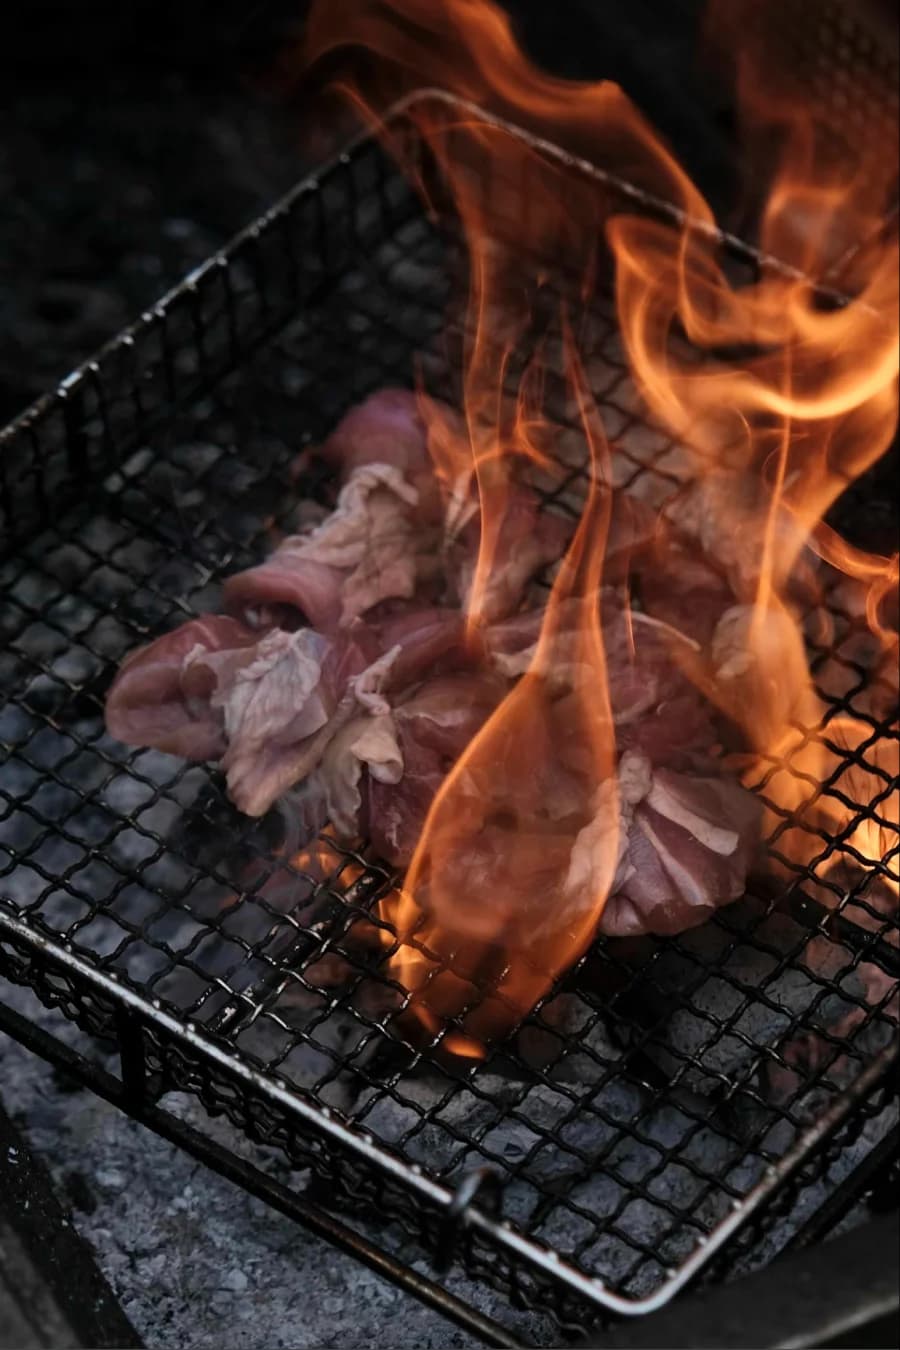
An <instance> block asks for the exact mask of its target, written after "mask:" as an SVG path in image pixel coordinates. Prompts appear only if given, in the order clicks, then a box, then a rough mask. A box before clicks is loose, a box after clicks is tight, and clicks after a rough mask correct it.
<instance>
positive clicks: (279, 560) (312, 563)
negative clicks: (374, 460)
mask: <svg viewBox="0 0 900 1350" xmlns="http://www.w3.org/2000/svg"><path fill="white" fill-rule="evenodd" d="M418 500H419V494H418V491H417V489H416V488H414V487H413V486H412V485H411V484H410V483H409V482H408V481H407V480H406V479H405V478H404V476H403V474H402V473H401V472H400V471H399V470H398V469H396V468H392V467H390V466H387V465H382V464H368V465H363V466H361V467H359V468H356V469H354V471H353V473H352V474H351V476H350V478H349V479H348V480H347V482H346V483H345V485H344V487H343V488H342V489H341V493H340V496H339V497H338V502H337V506H336V508H335V510H334V511H333V512H332V513H331V515H330V516H328V517H327V519H325V520H324V521H322V523H321V524H320V525H317V526H316V527H315V529H313V530H311V531H309V532H308V533H306V534H297V535H291V536H289V537H288V538H287V539H285V540H283V542H282V543H281V544H280V545H279V547H278V548H277V549H276V551H275V553H274V554H273V555H272V556H271V557H270V558H269V559H267V561H266V562H264V563H262V564H261V565H260V566H259V567H252V568H250V569H249V570H248V571H246V572H239V573H238V574H237V576H233V577H229V579H228V580H227V581H226V583H225V588H224V595H225V603H226V606H227V608H228V609H229V610H230V611H231V612H232V613H235V614H237V615H239V616H240V617H242V618H245V619H248V620H251V621H256V622H260V621H262V622H263V623H265V622H267V621H269V620H271V619H272V617H273V610H274V612H275V613H276V614H277V613H278V612H280V611H281V610H282V609H283V608H285V607H286V608H287V609H288V610H293V611H295V613H296V615H297V616H298V617H299V618H300V619H301V620H306V621H307V622H308V623H310V624H311V625H312V626H313V627H314V628H318V629H319V630H320V631H322V632H330V631H332V630H334V629H335V628H337V627H346V626H347V624H349V623H351V622H352V621H353V620H354V619H356V618H358V617H359V616H360V615H362V614H365V613H366V611H367V610H369V609H372V608H373V607H374V606H375V605H378V604H379V603H381V602H382V601H384V600H388V599H391V598H401V599H410V598H411V597H412V596H413V595H414V594H415V591H416V587H417V585H418V583H419V581H420V580H423V579H427V578H428V577H429V575H433V574H434V572H435V571H436V570H437V565H438V545H437V536H436V533H435V531H434V529H433V528H428V527H425V526H424V525H423V524H422V523H421V522H420V521H418V520H417V519H416V515H415V510H416V506H417V503H418Z"/></svg>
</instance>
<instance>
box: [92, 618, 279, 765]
mask: <svg viewBox="0 0 900 1350" xmlns="http://www.w3.org/2000/svg"><path fill="white" fill-rule="evenodd" d="M258 641H259V634H258V633H254V632H253V630H252V629H250V628H247V627H245V625H244V624H241V623H238V622H237V620H235V619H229V618H226V617H224V616H222V615H220V614H203V615H201V616H200V617H199V618H197V619H191V620H190V621H189V622H188V623H184V624H182V625H181V627H180V628H176V629H175V630H174V632H172V633H165V634H164V635H163V636H162V637H160V638H157V639H156V641H155V642H151V643H149V644H148V645H147V646H146V647H138V648H137V650H136V651H133V652H132V653H131V654H130V655H129V656H128V657H126V659H125V661H124V662H123V663H122V666H121V669H120V670H119V673H118V675H117V676H116V678H115V680H114V681H113V684H112V687H111V688H110V690H109V693H108V695H107V698H106V729H107V731H108V732H109V734H110V736H114V737H115V738H116V740H118V741H124V742H125V744H126V745H140V746H150V747H153V748H154V749H156V750H163V751H165V752H166V753H167V754H170V755H182V756H183V757H184V758H185V759H199V760H203V759H217V758H218V757H219V755H221V754H222V753H223V752H224V750H225V735H224V730H223V727H222V719H221V717H220V716H219V715H218V713H216V711H215V710H214V709H213V708H212V707H211V706H210V702H209V694H210V691H211V688H212V683H213V682H212V681H211V680H207V681H206V688H205V689H204V690H199V689H198V688H197V686H196V684H193V683H192V682H191V681H187V682H186V681H185V671H186V669H189V668H190V666H191V664H192V662H193V661H194V660H195V659H196V658H197V657H199V656H201V655H203V654H205V653H212V652H231V653H234V654H239V653H244V652H246V651H247V650H252V648H253V646H254V644H255V643H256V642H258Z"/></svg>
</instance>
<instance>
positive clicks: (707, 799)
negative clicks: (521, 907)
mask: <svg viewBox="0 0 900 1350" xmlns="http://www.w3.org/2000/svg"><path fill="white" fill-rule="evenodd" d="M620 778H621V781H622V784H623V787H622V799H621V812H622V830H623V836H622V838H623V843H624V851H623V854H622V858H621V861H620V864H619V872H618V875H617V878H616V881H615V883H614V884H613V890H612V894H611V895H610V897H609V900H608V901H607V904H606V908H605V909H604V911H603V917H602V919H601V921H600V932H601V933H605V934H606V935H607V936H608V937H635V936H637V935H638V934H641V933H656V934H663V935H664V934H673V933H681V932H683V931H684V930H685V929H688V928H695V927H697V926H698V925H699V924H701V923H704V922H705V921H706V920H707V919H708V918H709V916H710V915H711V914H712V913H713V911H714V910H716V909H717V908H718V907H719V906H720V905H724V904H728V903H729V902H730V901H732V900H737V899H738V898H739V897H740V896H741V895H742V894H743V891H744V886H745V883H746V878H747V870H748V868H749V865H750V861H751V858H752V856H753V853H754V851H755V849H756V847H757V844H758V838H759V823H760V816H761V808H760V803H759V802H758V801H757V799H756V798H755V797H753V796H752V795H751V793H749V792H748V791H747V790H746V788H743V787H742V786H741V785H740V783H737V782H735V781H734V780H733V779H729V778H710V777H699V776H692V775H689V774H682V773H677V772H674V771H673V770H670V769H660V768H657V769H652V770H651V768H650V765H649V762H647V761H644V766H643V767H641V766H640V764H639V761H638V757H634V758H629V757H628V756H625V757H623V761H622V766H621V768H620ZM641 778H643V782H640V780H641ZM629 781H630V782H631V783H635V782H639V786H638V787H637V789H636V790H635V791H634V792H632V793H631V794H630V797H631V799H630V800H629V792H628V786H627V785H628V783H629Z"/></svg>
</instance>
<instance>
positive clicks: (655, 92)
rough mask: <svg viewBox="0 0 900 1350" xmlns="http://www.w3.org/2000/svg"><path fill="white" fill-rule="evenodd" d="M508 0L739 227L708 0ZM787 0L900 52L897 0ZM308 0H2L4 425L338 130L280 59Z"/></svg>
mask: <svg viewBox="0 0 900 1350" xmlns="http://www.w3.org/2000/svg"><path fill="white" fill-rule="evenodd" d="M737 2H738V0H735V3H737ZM504 3H505V5H506V8H507V9H508V10H510V11H511V12H512V14H513V16H514V19H515V22H516V25H517V29H518V32H519V35H520V38H521V40H522V41H523V43H524V45H525V46H526V47H527V48H528V49H529V51H530V52H531V54H532V55H533V56H534V57H535V58H536V59H537V60H538V61H539V62H540V63H541V64H542V65H544V66H546V67H548V68H550V69H552V70H554V71H555V72H557V73H559V74H562V75H566V76H570V77H574V78H580V79H587V78H592V79H599V78H612V79H615V80H617V81H618V82H619V83H620V84H622V85H623V86H624V88H625V89H626V90H627V92H628V93H629V94H630V95H631V97H632V98H633V99H634V100H635V102H636V103H637V104H638V105H639V106H640V107H641V108H642V109H643V110H644V112H645V113H646V114H647V115H648V116H649V118H650V120H651V121H652V122H653V123H654V124H655V126H656V127H657V128H658V129H659V130H660V131H661V132H662V133H663V135H664V136H665V138H666V139H667V140H668V141H669V142H670V144H671V145H672V146H673V148H674V149H675V151H676V153H677V154H678V156H679V158H680V159H681V160H682V162H683V163H684V164H685V166H686V167H687V168H688V170H689V171H690V173H691V174H692V176H693V177H694V178H695V180H696V181H697V183H698V185H699V186H700V187H701V189H702V190H703V191H704V192H705V193H706V195H707V196H708V197H709V199H710V200H711V202H712V204H713V206H714V208H715V209H716V210H717V212H718V213H719V214H720V218H722V219H723V220H724V223H726V224H728V225H730V226H732V227H734V228H737V229H738V230H742V229H743V228H744V225H743V222H742V220H740V219H736V218H735V215H734V213H733V212H732V213H731V214H730V213H729V212H730V207H731V206H732V205H734V204H735V203H736V201H737V197H738V193H737V191H736V186H737V183H738V182H739V181H740V178H741V162H740V158H739V155H738V152H737V138H736V135H735V129H734V118H733V114H732V110H731V107H730V101H729V96H728V92H727V81H726V78H725V77H724V75H723V74H721V72H720V70H719V68H718V67H717V66H716V64H715V63H714V62H713V63H710V62H709V60H704V59H703V58H702V57H701V55H700V54H699V53H700V43H699V42H698V37H699V34H700V30H701V21H702V16H703V11H704V0H504ZM760 4H762V0H760ZM780 4H781V5H782V6H783V7H784V13H785V14H790V13H792V14H793V16H794V28H795V29H798V28H799V30H801V32H800V36H801V37H802V30H803V29H804V28H806V27H810V29H812V28H814V27H815V24H816V22H817V21H818V20H819V19H820V18H821V16H822V15H823V14H826V15H827V14H831V15H832V16H834V14H837V15H838V20H840V18H841V16H842V14H843V15H844V16H846V14H847V13H849V14H851V15H852V16H853V17H854V20H855V21H857V20H861V21H862V22H864V24H866V25H867V27H868V30H869V32H870V33H872V32H874V33H875V35H876V42H875V46H876V50H878V51H879V52H880V51H881V50H883V49H886V48H891V47H892V48H893V53H894V56H895V54H896V41H897V25H896V16H895V5H894V0H780ZM307 7H308V0H177V2H176V0H118V3H114V0H6V4H5V5H4V6H2V7H0V91H2V92H0V106H2V121H0V425H3V424H4V423H5V422H6V421H7V420H8V419H9V418H11V417H13V416H14V415H15V414H16V413H17V412H19V411H20V410H21V409H22V408H23V407H24V406H25V405H27V404H28V403H29V402H30V401H31V400H32V399H33V398H35V397H36V396H37V395H38V394H40V393H41V392H42V391H43V390H44V389H45V388H47V387H48V385H51V384H52V383H54V382H55V381H56V380H57V379H59V378H60V377H62V376H63V375H65V374H66V373H67V372H68V371H69V370H70V369H71V368H72V367H73V366H74V365H76V364H77V363H78V362H80V361H81V360H83V359H84V358H85V357H87V356H88V355H89V354H90V353H91V352H93V351H94V350H95V349H96V347H97V346H98V345H99V344H100V343H101V342H103V341H104V340H105V339H106V338H108V337H110V336H112V335H113V334H114V333H115V332H116V331H117V330H118V329H119V328H120V327H122V326H123V325H124V324H125V323H127V322H128V321H130V320H131V319H132V318H133V317H134V316H135V315H136V314H137V313H139V312H140V310H141V309H142V308H145V307H146V306H147V305H148V304H150V303H152V302H153V301H154V300H155V299H157V298H158V296H159V295H160V294H162V293H163V292H164V291H165V290H166V289H167V288H168V287H170V286H171V285H172V284H174V283H175V282H176V281H177V280H178V278H179V277H180V276H182V275H183V274H184V273H185V272H186V271H187V270H188V269H189V268H191V267H193V266H195V265H196V264H197V263H199V262H201V261H202V260H203V259H204V258H205V257H207V256H208V255H209V253H211V252H212V251H213V250H214V249H215V248H216V247H218V246H219V245H220V244H221V243H223V242H224V241H225V240H226V239H227V238H228V237H229V236H230V235H231V234H232V233H234V231H235V230H236V229H238V228H239V227H240V226H241V225H243V224H245V223H246V222H247V221H248V220H249V219H251V218H252V217H253V215H254V214H255V213H256V212H258V211H259V210H261V209H262V208H264V207H265V206H267V205H268V204H269V203H270V202H271V201H272V199H273V198H275V197H276V196H277V195H278V194H279V193H281V192H283V191H284V190H285V189H287V188H288V187H289V186H290V185H291V184H292V183H293V182H294V181H295V180H296V179H297V178H298V177H300V176H301V175H302V173H303V171H304V168H306V167H310V166H312V165H313V164H315V163H317V162H320V161H321V160H322V159H323V158H325V157H327V155H328V154H329V153H330V152H331V151H332V150H333V149H334V148H335V146H336V145H337V144H339V143H340V142H341V140H342V139H345V138H346V136H347V135H348V134H349V130H350V127H349V122H348V115H347V114H346V112H345V111H342V110H341V109H339V107H338V106H337V105H336V104H335V103H334V102H333V101H332V102H331V103H327V102H326V104H325V105H324V107H323V106H322V104H321V102H320V101H319V102H317V101H315V100H314V99H313V93H314V91H313V90H311V89H310V88H309V87H308V86H307V85H306V84H304V83H303V81H296V82H294V83H293V85H291V86H290V87H288V86H286V84H285V81H284V79H283V78H280V77H279V78H276V77H274V75H273V70H275V69H276V68H279V67H280V70H281V72H282V75H283V72H284V69H285V66H287V68H288V69H290V68H291V60H289V59H287V58H286V53H289V52H290V51H291V50H292V48H293V47H295V46H296V43H297V41H298V39H299V37H300V36H301V34H302V28H303V19H304V13H305V10H306V9H307ZM755 12H756V11H755V10H754V9H753V7H752V6H751V9H750V11H749V13H750V14H751V16H752V15H753V14H754V13H755ZM780 12H781V11H779V13H780ZM807 19H808V23H807ZM736 27H739V25H736ZM832 31H837V30H835V29H834V27H833V25H832ZM795 36H796V34H795ZM837 40H838V41H842V40H843V39H837ZM740 41H741V32H740V31H736V32H735V33H734V35H733V43H734V44H737V43H739V42H740ZM731 46H732V39H731V35H730V34H728V35H727V37H726V43H725V47H726V54H727V50H728V48H730V47H731ZM863 97H865V96H863ZM745 176H746V175H745Z"/></svg>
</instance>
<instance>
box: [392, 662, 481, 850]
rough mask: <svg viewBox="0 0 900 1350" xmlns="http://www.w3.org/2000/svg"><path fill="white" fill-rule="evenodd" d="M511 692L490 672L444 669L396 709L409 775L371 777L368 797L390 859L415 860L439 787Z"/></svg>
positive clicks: (404, 763)
mask: <svg viewBox="0 0 900 1350" xmlns="http://www.w3.org/2000/svg"><path fill="white" fill-rule="evenodd" d="M505 692H506V685H505V684H504V682H503V681H501V680H498V679H497V678H496V677H493V676H490V675H483V674H462V673H459V674H455V675H444V676H440V677H437V678H435V679H432V680H428V681H426V683H424V684H423V685H422V686H421V688H420V689H419V690H418V691H417V692H416V693H414V694H412V695H411V696H410V697H409V698H407V699H406V700H404V701H403V702H402V703H400V704H399V706H398V707H397V708H396V709H395V711H394V723H395V726H396V730H397V738H398V743H399V746H400V751H401V754H402V757H403V776H402V778H400V779H399V781H397V782H396V783H385V782H383V781H382V782H379V781H377V780H375V779H370V780H369V785H368V802H367V808H368V809H367V824H368V833H369V837H370V839H371V841H372V843H373V845H374V847H375V849H376V851H377V852H378V854H379V855H380V856H381V857H383V858H384V859H385V860H386V861H387V862H390V863H392V864H393V865H394V866H397V867H403V866H406V865H407V864H408V863H409V861H410V859H411V857H412V854H413V850H414V848H415V846H416V842H417V840H418V838H419V835H420V834H421V832H422V826H423V825H424V823H425V817H426V815H427V814H428V810H429V807H430V806H431V803H432V801H433V799H434V795H435V793H436V792H437V790H438V788H439V787H440V786H441V784H442V782H443V781H444V778H445V777H446V775H447V772H448V770H449V769H450V768H451V766H452V765H453V764H454V763H455V761H456V760H457V759H458V758H459V756H460V755H461V754H462V752H463V750H465V748H466V746H467V745H468V744H469V742H470V741H471V739H472V737H473V736H474V735H475V734H476V732H478V731H479V730H480V729H481V727H482V726H483V725H484V723H485V722H486V721H487V719H488V717H489V716H490V714H491V713H492V712H493V710H494V708H495V707H496V706H497V705H498V703H499V702H500V700H501V698H502V697H503V695H504V693H505Z"/></svg>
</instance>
